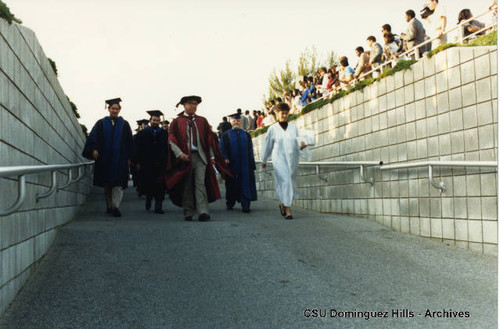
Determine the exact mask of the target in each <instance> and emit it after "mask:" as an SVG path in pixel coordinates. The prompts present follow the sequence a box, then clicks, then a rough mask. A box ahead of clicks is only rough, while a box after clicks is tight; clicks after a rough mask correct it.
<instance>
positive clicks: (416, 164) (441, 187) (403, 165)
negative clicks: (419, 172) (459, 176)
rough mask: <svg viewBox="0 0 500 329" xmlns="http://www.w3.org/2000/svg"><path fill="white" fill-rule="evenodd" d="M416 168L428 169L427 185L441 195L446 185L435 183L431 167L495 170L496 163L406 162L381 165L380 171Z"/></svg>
mask: <svg viewBox="0 0 500 329" xmlns="http://www.w3.org/2000/svg"><path fill="white" fill-rule="evenodd" d="M418 167H428V170H429V183H430V184H431V185H432V187H434V188H436V189H438V190H440V192H441V193H443V192H446V184H445V183H444V182H443V181H440V182H439V183H436V182H435V181H434V178H433V172H432V170H433V167H481V168H484V167H488V168H497V171H498V162H496V161H417V162H407V163H396V164H389V165H382V166H381V167H380V170H397V169H409V168H418Z"/></svg>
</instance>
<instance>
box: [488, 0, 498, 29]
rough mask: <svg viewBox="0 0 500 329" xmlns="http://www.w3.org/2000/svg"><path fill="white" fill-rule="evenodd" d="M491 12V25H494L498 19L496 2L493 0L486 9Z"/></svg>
mask: <svg viewBox="0 0 500 329" xmlns="http://www.w3.org/2000/svg"><path fill="white" fill-rule="evenodd" d="M488 9H489V10H491V11H492V13H491V24H496V23H497V19H498V5H497V0H493V3H492V4H491V6H489V8H488Z"/></svg>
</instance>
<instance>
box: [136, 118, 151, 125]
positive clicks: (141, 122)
mask: <svg viewBox="0 0 500 329" xmlns="http://www.w3.org/2000/svg"><path fill="white" fill-rule="evenodd" d="M148 123H149V120H148V119H142V120H137V124H138V125H139V126H140V125H147V124H148Z"/></svg>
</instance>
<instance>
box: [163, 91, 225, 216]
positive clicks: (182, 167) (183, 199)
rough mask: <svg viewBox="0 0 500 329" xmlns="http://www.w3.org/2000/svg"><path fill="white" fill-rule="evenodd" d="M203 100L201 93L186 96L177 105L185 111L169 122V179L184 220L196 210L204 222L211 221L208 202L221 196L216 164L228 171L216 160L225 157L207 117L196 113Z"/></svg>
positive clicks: (167, 179) (218, 167)
mask: <svg viewBox="0 0 500 329" xmlns="http://www.w3.org/2000/svg"><path fill="white" fill-rule="evenodd" d="M200 103H201V97H199V96H185V97H182V99H181V100H180V102H179V103H178V104H177V106H179V105H183V106H184V111H183V112H182V113H180V114H179V115H178V116H177V118H175V119H174V120H173V121H172V123H171V124H170V129H169V134H168V144H169V146H170V151H171V152H170V156H169V159H168V160H169V161H168V164H167V177H166V181H167V189H168V190H169V191H170V192H169V194H170V199H171V200H172V202H173V203H174V204H175V205H176V206H179V207H182V208H183V209H184V219H185V220H187V221H190V220H192V219H193V216H194V215H195V213H197V214H198V220H199V221H203V222H204V221H208V220H210V212H209V209H208V203H209V202H213V201H215V200H217V199H220V192H219V186H218V183H217V178H216V175H215V170H214V164H215V165H217V169H218V170H219V171H221V172H229V171H228V170H227V168H225V167H222V165H221V162H219V161H215V160H216V158H217V160H219V159H220V160H221V161H223V159H222V158H221V157H220V153H219V151H218V148H217V146H216V145H217V144H216V142H215V139H214V136H213V134H212V130H211V129H210V125H209V123H208V121H207V119H205V118H204V117H201V116H198V115H196V110H197V107H198V104H200ZM229 175H231V174H230V173H229Z"/></svg>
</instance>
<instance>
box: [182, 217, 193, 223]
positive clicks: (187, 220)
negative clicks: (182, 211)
mask: <svg viewBox="0 0 500 329" xmlns="http://www.w3.org/2000/svg"><path fill="white" fill-rule="evenodd" d="M184 220H185V221H186V222H190V221H192V220H193V216H184Z"/></svg>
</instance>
